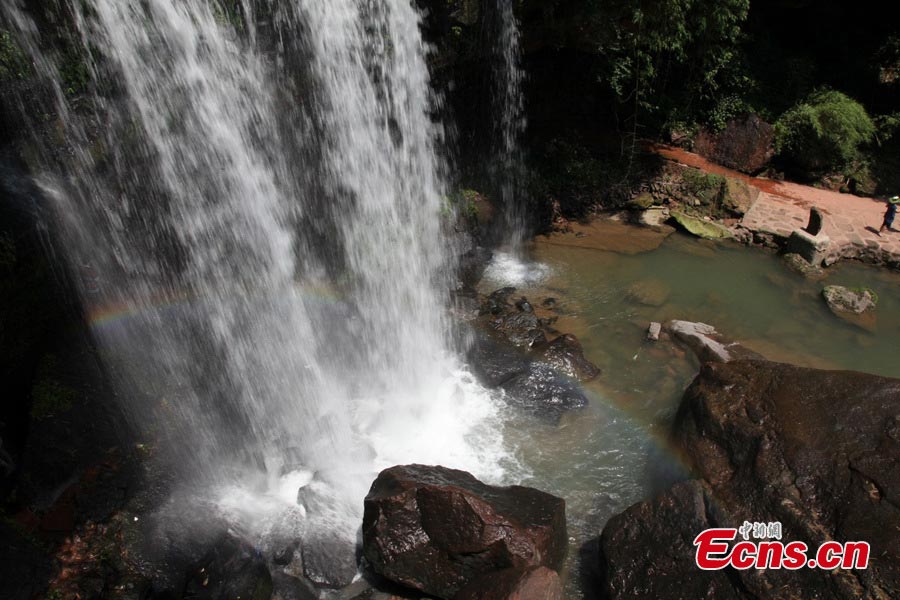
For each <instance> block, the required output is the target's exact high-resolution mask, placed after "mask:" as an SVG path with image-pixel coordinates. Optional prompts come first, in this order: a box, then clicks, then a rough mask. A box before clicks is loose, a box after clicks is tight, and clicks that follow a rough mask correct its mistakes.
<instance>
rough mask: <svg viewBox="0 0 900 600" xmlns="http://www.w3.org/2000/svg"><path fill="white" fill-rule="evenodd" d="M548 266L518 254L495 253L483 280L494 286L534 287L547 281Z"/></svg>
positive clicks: (549, 270)
mask: <svg viewBox="0 0 900 600" xmlns="http://www.w3.org/2000/svg"><path fill="white" fill-rule="evenodd" d="M551 273H552V270H551V269H550V267H549V266H547V265H545V264H542V263H539V262H535V261H532V260H529V259H528V258H525V257H523V256H522V255H521V254H520V253H518V252H503V251H500V252H495V253H494V256H493V258H492V259H491V262H490V263H489V264H488V266H487V269H486V270H485V272H484V278H485V280H487V281H489V282H491V283H492V284H494V285H496V286H512V287H522V286H534V285H537V284H539V283H541V282H542V281H544V280H545V279H547V278H548V277H549V276H550V274H551Z"/></svg>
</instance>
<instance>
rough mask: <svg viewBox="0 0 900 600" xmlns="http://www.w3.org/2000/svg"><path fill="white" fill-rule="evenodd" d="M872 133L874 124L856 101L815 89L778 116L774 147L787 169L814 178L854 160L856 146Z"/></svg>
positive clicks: (837, 93) (855, 157) (832, 92)
mask: <svg viewBox="0 0 900 600" xmlns="http://www.w3.org/2000/svg"><path fill="white" fill-rule="evenodd" d="M874 134H875V125H874V123H873V122H872V119H871V118H870V117H869V114H868V113H867V112H866V109H865V108H864V107H863V106H862V105H861V104H860V103H859V102H857V101H856V100H853V99H852V98H850V97H848V96H846V95H845V94H843V93H841V92H838V91H834V90H819V91H816V92H813V93H812V94H810V96H809V97H808V98H806V99H805V100H803V101H802V102H800V103H799V104H797V105H796V106H794V107H793V108H791V109H790V110H788V111H787V112H786V113H784V114H783V115H782V116H781V118H780V119H778V121H777V122H776V123H775V146H776V151H777V152H778V154H779V155H780V157H781V158H782V159H783V160H784V161H785V162H786V163H787V166H788V167H789V168H792V169H795V170H799V171H800V174H803V175H806V176H811V177H816V176H819V175H823V174H826V173H828V172H830V171H834V170H837V169H842V168H844V167H846V166H847V165H849V164H850V163H851V162H853V161H855V160H858V159H859V158H860V146H861V145H862V144H865V143H867V142H869V141H871V140H872V138H873V136H874Z"/></svg>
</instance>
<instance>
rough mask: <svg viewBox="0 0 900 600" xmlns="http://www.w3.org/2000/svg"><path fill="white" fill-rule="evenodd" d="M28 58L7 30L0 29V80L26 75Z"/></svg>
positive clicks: (21, 77)
mask: <svg viewBox="0 0 900 600" xmlns="http://www.w3.org/2000/svg"><path fill="white" fill-rule="evenodd" d="M28 70H29V66H28V59H27V58H26V57H25V54H24V53H23V52H22V50H21V49H20V48H19V46H18V45H16V43H15V41H14V40H13V38H12V36H11V35H10V34H9V32H8V31H5V30H2V29H0V81H6V80H9V79H23V78H25V77H26V76H27V75H28Z"/></svg>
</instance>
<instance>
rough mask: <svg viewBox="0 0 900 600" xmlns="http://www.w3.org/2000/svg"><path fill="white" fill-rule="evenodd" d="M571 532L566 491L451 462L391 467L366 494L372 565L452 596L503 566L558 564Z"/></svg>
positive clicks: (365, 544)
mask: <svg viewBox="0 0 900 600" xmlns="http://www.w3.org/2000/svg"><path fill="white" fill-rule="evenodd" d="M566 540H567V538H566V520H565V501H564V500H562V499H561V498H557V497H555V496H551V495H550V494H546V493H544V492H541V491H538V490H535V489H531V488H526V487H520V486H513V487H506V488H501V487H494V486H489V485H486V484H484V483H481V482H480V481H478V480H477V479H475V477H473V476H472V475H470V474H469V473H466V472H464V471H456V470H453V469H447V468H444V467H427V466H422V465H409V466H398V467H393V468H390V469H386V470H385V471H382V472H381V473H380V474H379V475H378V478H377V479H376V480H375V482H374V483H373V484H372V488H371V490H370V491H369V494H368V495H367V496H366V500H365V513H364V516H363V553H364V555H365V557H366V559H367V560H368V561H369V564H370V566H371V567H372V569H373V570H374V571H375V572H376V573H378V574H380V575H382V576H383V577H385V578H387V579H389V580H391V581H394V582H396V583H399V584H401V585H405V586H408V587H411V588H414V589H417V590H421V591H423V592H425V593H427V594H430V595H433V596H436V597H438V598H445V599H447V600H449V599H451V598H453V597H454V596H455V595H456V594H457V593H458V592H459V591H460V590H461V589H463V588H464V587H465V586H466V585H468V584H469V583H472V582H473V581H475V580H476V579H477V578H479V577H481V576H483V575H487V574H489V573H494V572H496V571H502V570H505V569H510V568H526V567H537V566H545V567H548V568H550V569H558V568H559V567H560V565H561V564H562V561H563V558H564V556H565V551H566Z"/></svg>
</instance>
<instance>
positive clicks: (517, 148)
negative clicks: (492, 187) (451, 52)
mask: <svg viewBox="0 0 900 600" xmlns="http://www.w3.org/2000/svg"><path fill="white" fill-rule="evenodd" d="M495 2H496V5H495V7H494V9H493V10H494V11H495V14H494V18H493V20H494V23H493V24H492V26H491V27H490V28H489V29H490V30H491V35H490V37H491V38H492V39H496V42H494V43H492V46H491V47H492V49H493V54H494V58H493V69H492V70H493V73H492V82H493V86H494V90H493V93H492V96H491V99H492V113H493V115H494V119H495V132H494V138H495V151H494V154H495V156H494V159H495V160H496V167H495V178H496V181H497V185H498V188H499V192H500V202H501V206H503V207H504V215H505V221H506V222H505V226H506V240H505V241H506V242H507V244H508V245H509V246H510V248H511V250H512V251H513V253H518V252H519V250H520V249H521V245H522V243H523V242H524V238H525V235H526V226H527V224H526V215H525V194H526V193H527V190H526V186H525V166H524V156H523V153H522V148H521V141H522V135H523V134H524V133H525V127H526V124H527V123H526V119H525V104H524V98H523V92H522V84H523V82H524V77H525V73H524V71H523V70H522V66H521V48H520V32H519V25H518V22H517V20H516V15H515V11H514V0H495Z"/></svg>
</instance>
